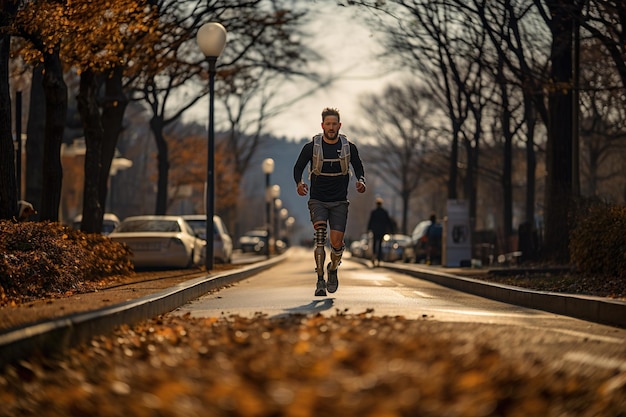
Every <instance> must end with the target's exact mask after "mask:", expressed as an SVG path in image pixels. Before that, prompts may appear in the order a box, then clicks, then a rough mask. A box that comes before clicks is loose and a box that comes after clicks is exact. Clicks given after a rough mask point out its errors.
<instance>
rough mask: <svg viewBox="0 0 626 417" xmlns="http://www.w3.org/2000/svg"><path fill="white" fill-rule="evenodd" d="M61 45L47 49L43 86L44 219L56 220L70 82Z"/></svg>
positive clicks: (61, 181) (42, 213) (42, 204)
mask: <svg viewBox="0 0 626 417" xmlns="http://www.w3.org/2000/svg"><path fill="white" fill-rule="evenodd" d="M58 49H59V48H58V47H57V48H55V50H54V51H53V52H52V53H48V52H47V53H44V77H43V86H44V91H45V93H46V131H45V143H44V163H43V182H42V184H43V189H42V193H41V210H39V213H40V218H41V219H42V220H50V221H53V222H57V221H58V220H59V205H60V203H61V185H62V183H63V167H62V165H61V144H62V143H63V132H64V130H65V119H66V117H67V85H66V84H65V80H64V79H63V66H62V64H61V59H60V57H59V51H58Z"/></svg>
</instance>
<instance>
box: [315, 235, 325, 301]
mask: <svg viewBox="0 0 626 417" xmlns="http://www.w3.org/2000/svg"><path fill="white" fill-rule="evenodd" d="M325 245H326V224H321V223H320V224H318V225H315V251H314V254H315V272H317V287H316V289H315V295H316V296H318V297H323V296H325V295H326V282H325V281H324V262H325V261H326V250H325V249H324V246H325Z"/></svg>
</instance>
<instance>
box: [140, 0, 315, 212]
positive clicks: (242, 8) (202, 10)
mask: <svg viewBox="0 0 626 417" xmlns="http://www.w3.org/2000/svg"><path fill="white" fill-rule="evenodd" d="M158 8H159V10H160V11H161V16H162V18H161V19H162V21H163V22H164V23H163V32H164V33H167V36H166V37H164V40H163V43H162V45H161V47H160V48H159V51H160V52H159V58H158V59H157V61H159V60H166V61H168V62H169V63H170V65H167V66H164V67H163V68H162V70H161V71H155V72H153V73H152V74H149V75H148V76H147V77H146V79H145V80H143V82H142V85H141V88H139V89H137V90H136V91H137V92H138V93H139V94H135V97H140V98H141V99H143V100H145V101H146V103H148V106H149V108H150V109H151V111H152V114H153V116H152V119H151V122H150V126H151V129H152V132H153V134H154V136H155V140H156V143H157V148H158V150H159V152H158V156H157V158H158V165H159V176H158V182H157V184H158V187H157V202H156V208H155V211H156V213H164V212H165V209H166V201H167V198H166V196H167V184H168V171H169V159H168V147H167V142H166V141H165V135H164V129H165V128H166V126H167V125H168V124H170V123H172V121H174V120H176V119H177V118H179V117H180V116H181V115H182V113H183V112H185V111H187V110H188V109H189V108H190V107H192V106H193V105H194V104H195V103H197V102H198V101H199V100H200V99H201V98H203V97H205V96H206V94H207V90H206V83H201V82H202V81H203V79H205V78H206V77H207V74H206V70H205V68H204V59H205V58H204V57H203V56H202V55H201V53H200V51H199V50H198V48H197V46H196V45H195V36H196V33H197V30H198V29H199V27H200V26H201V24H203V23H204V22H205V20H206V17H207V16H210V17H211V19H212V20H217V21H220V23H222V24H223V25H224V26H225V27H226V28H227V30H228V32H229V36H228V42H227V48H226V49H225V51H224V53H223V56H222V57H221V58H220V60H219V61H218V68H217V71H218V74H217V78H216V83H217V88H216V92H217V93H216V95H220V96H221V97H224V96H222V95H223V94H240V93H241V92H242V89H241V88H242V87H243V88H246V87H248V86H246V85H241V84H237V83H238V80H239V79H246V80H253V81H254V82H255V83H258V82H263V81H264V80H265V77H263V78H259V77H260V76H262V74H261V73H260V72H263V71H265V72H267V73H275V74H276V73H278V74H300V75H305V74H304V73H302V72H300V71H299V70H298V69H297V68H300V67H305V66H306V61H307V54H308V51H307V49H306V48H304V47H303V46H302V44H301V43H300V41H299V40H298V36H295V35H296V34H298V33H299V30H300V26H301V21H302V19H303V17H304V16H305V13H304V12H295V11H293V10H289V9H286V8H282V7H281V2H280V1H277V0H264V1H259V0H256V1H243V0H239V1H237V2H233V1H227V0H224V1H215V2H213V3H212V4H210V5H208V6H207V5H205V2H201V1H189V2H185V3H184V4H182V3H180V2H178V1H175V0H162V1H159V2H158ZM190 10H193V13H192V14H190V13H189V11H190ZM200 83H201V84H200ZM192 84H197V85H198V87H197V88H190V85H192ZM233 87H234V88H233ZM183 90H184V91H185V93H180V92H181V91H183ZM177 92H179V94H177ZM246 94H249V92H247V93H246ZM174 98H176V99H177V105H176V106H173V105H172V104H171V101H173V99H174ZM259 120H262V118H260V119H259ZM231 130H233V129H232V125H231ZM233 131H234V132H235V134H236V135H239V134H240V132H239V131H237V130H233ZM257 137H258V135H257ZM247 145H250V144H247ZM246 148H248V147H246ZM241 149H243V147H241ZM250 149H254V147H250ZM241 168H242V167H241V166H240V167H238V169H241Z"/></svg>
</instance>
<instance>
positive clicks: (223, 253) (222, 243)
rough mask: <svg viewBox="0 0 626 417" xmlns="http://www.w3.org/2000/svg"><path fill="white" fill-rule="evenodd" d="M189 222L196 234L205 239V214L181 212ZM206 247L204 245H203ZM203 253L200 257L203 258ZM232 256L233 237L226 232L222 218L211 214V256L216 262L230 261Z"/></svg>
mask: <svg viewBox="0 0 626 417" xmlns="http://www.w3.org/2000/svg"><path fill="white" fill-rule="evenodd" d="M181 217H182V218H183V219H185V220H186V221H187V223H189V225H190V226H191V228H192V229H193V230H194V232H195V233H196V236H198V237H200V238H201V239H205V236H206V215H205V214H183V215H182V216H181ZM205 248H206V246H205ZM204 256H205V255H204V253H203V255H202V257H203V258H204ZM232 256H233V239H232V238H231V237H230V234H229V233H228V229H227V228H226V225H225V224H224V222H223V221H222V218H221V217H219V216H217V215H214V216H213V258H214V259H215V261H216V262H221V263H230V262H231V261H232Z"/></svg>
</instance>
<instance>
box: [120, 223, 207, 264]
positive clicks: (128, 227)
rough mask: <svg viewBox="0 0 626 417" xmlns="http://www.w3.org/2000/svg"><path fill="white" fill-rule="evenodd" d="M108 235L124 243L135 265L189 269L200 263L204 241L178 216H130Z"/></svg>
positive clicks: (201, 261)
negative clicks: (131, 254)
mask: <svg viewBox="0 0 626 417" xmlns="http://www.w3.org/2000/svg"><path fill="white" fill-rule="evenodd" d="M109 238H111V239H112V240H114V241H116V242H121V243H125V244H126V245H127V246H128V247H129V248H130V250H131V251H132V253H133V257H132V261H133V264H134V265H135V267H136V268H157V267H170V268H191V267H193V266H195V265H200V264H202V263H203V257H202V256H203V248H204V246H205V245H206V242H205V241H204V240H203V239H200V238H199V237H198V236H196V234H195V233H194V231H193V229H192V228H191V226H190V225H189V223H187V222H186V221H185V219H183V218H182V217H181V216H131V217H127V218H125V219H124V220H123V221H122V222H121V223H120V225H119V226H117V227H116V228H115V230H114V231H113V232H112V233H111V234H109Z"/></svg>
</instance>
